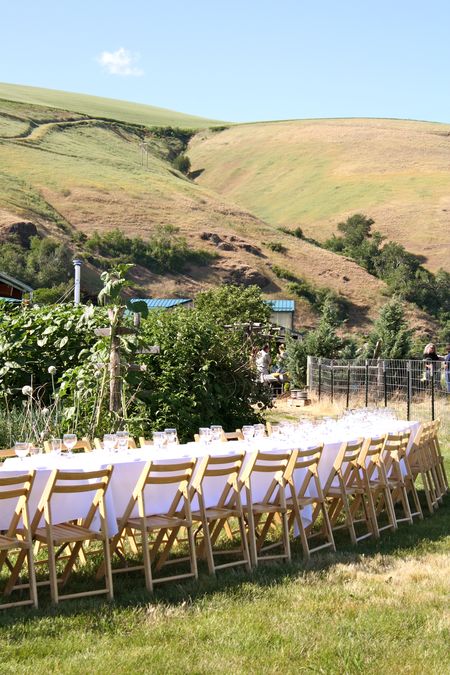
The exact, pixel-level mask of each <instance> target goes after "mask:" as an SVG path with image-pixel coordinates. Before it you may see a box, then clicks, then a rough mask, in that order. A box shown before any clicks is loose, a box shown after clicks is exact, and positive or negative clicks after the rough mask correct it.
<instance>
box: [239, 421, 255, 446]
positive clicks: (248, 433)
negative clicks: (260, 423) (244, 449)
mask: <svg viewBox="0 0 450 675" xmlns="http://www.w3.org/2000/svg"><path fill="white" fill-rule="evenodd" d="M242 435H243V437H244V441H246V443H250V441H251V440H252V438H253V436H254V435H255V430H254V428H253V426H252V425H250V424H244V426H243V427H242Z"/></svg>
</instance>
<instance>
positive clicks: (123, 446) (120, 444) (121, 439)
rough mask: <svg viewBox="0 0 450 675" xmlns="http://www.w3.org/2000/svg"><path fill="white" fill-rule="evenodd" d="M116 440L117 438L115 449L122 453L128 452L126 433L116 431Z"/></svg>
mask: <svg viewBox="0 0 450 675" xmlns="http://www.w3.org/2000/svg"><path fill="white" fill-rule="evenodd" d="M116 438H117V449H118V450H122V451H126V450H128V440H129V434H128V431H118V432H117V433H116Z"/></svg>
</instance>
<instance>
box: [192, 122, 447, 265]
mask: <svg viewBox="0 0 450 675" xmlns="http://www.w3.org/2000/svg"><path fill="white" fill-rule="evenodd" d="M189 156H190V158H191V161H192V165H193V169H195V170H199V171H201V175H200V176H199V178H198V179H197V182H198V183H199V184H200V185H202V186H205V187H208V188H210V189H213V190H215V191H216V192H218V193H219V194H220V195H222V196H223V197H224V198H227V199H232V200H233V201H235V202H237V203H238V204H240V205H241V206H243V207H245V208H247V209H250V210H251V211H252V212H253V213H255V214H256V215H258V216H259V217H260V218H262V219H264V220H265V221H267V222H269V223H271V224H273V225H286V224H296V225H300V226H301V227H302V228H303V230H304V232H305V234H307V235H309V236H313V237H315V238H316V239H318V240H322V241H323V240H324V239H326V238H327V237H329V236H330V235H331V233H332V232H335V231H336V225H337V223H338V222H339V221H341V220H345V219H346V218H347V217H348V216H349V215H351V214H353V213H355V212H363V213H365V214H366V215H368V216H370V217H372V218H373V219H374V220H375V221H376V225H375V228H376V229H378V230H381V232H382V233H383V234H384V235H386V236H387V237H388V238H390V239H393V240H395V241H398V242H400V243H401V244H403V245H404V246H405V247H406V249H407V250H409V251H411V252H412V253H416V254H420V255H423V256H425V258H426V263H425V264H426V266H428V267H429V269H431V270H436V269H438V268H439V267H443V268H444V269H446V270H450V262H449V260H450V236H449V232H450V189H449V186H450V126H449V125H444V124H435V123H428V122H412V121H401V120H379V119H329V120H304V121H286V122H270V123H257V124H247V125H238V126H233V127H231V128H229V129H228V130H226V131H224V132H223V133H220V134H209V133H204V134H199V135H198V136H197V137H196V138H195V139H194V140H193V141H192V144H191V148H190V150H189Z"/></svg>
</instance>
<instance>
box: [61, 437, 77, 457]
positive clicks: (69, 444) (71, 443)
mask: <svg viewBox="0 0 450 675" xmlns="http://www.w3.org/2000/svg"><path fill="white" fill-rule="evenodd" d="M77 440H78V439H77V435H76V434H64V435H63V445H64V446H65V447H66V449H67V454H68V455H71V454H72V449H73V448H74V447H75V446H76V444H77Z"/></svg>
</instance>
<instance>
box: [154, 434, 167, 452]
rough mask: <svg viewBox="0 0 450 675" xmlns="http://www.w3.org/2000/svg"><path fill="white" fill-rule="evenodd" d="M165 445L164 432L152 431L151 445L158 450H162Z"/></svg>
mask: <svg viewBox="0 0 450 675" xmlns="http://www.w3.org/2000/svg"><path fill="white" fill-rule="evenodd" d="M166 443H167V437H166V432H165V431H154V432H153V445H154V446H155V448H158V449H159V450H160V449H162V448H163V447H164V446H165V445H166Z"/></svg>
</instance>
